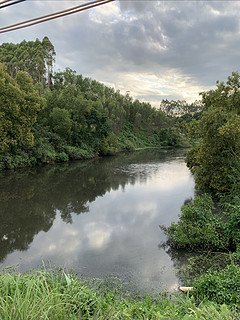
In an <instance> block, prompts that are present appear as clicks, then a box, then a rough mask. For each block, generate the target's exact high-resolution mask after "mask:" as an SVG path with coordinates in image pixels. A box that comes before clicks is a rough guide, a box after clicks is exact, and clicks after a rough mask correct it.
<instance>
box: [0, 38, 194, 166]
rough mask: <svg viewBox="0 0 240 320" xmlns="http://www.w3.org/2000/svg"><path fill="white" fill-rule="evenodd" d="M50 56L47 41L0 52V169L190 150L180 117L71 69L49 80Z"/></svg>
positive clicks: (51, 50)
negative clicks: (125, 152) (124, 153)
mask: <svg viewBox="0 0 240 320" xmlns="http://www.w3.org/2000/svg"><path fill="white" fill-rule="evenodd" d="M54 56H55V51H54V47H53V45H52V43H51V42H50V40H49V39H48V38H47V37H45V38H44V39H43V40H42V41H40V40H38V39H37V40H36V41H29V42H26V41H23V42H21V43H20V44H11V43H4V44H2V45H1V46H0V62H2V63H3V64H1V65H0V77H1V78H0V81H1V92H0V95H1V99H0V101H1V102H0V132H1V147H0V167H2V168H15V167H24V166H32V165H36V164H42V163H49V162H54V161H68V160H71V159H86V158H91V157H94V156H96V155H107V154H113V153H116V152H118V151H121V150H133V149H136V148H143V147H161V146H186V145H188V141H187V139H186V129H185V126H184V124H183V123H185V122H186V121H185V120H184V119H182V120H181V121H180V122H179V123H181V125H178V124H177V125H176V122H177V121H176V119H175V118H173V117H172V116H169V115H167V113H168V112H167V111H166V110H165V111H162V110H161V109H156V108H153V107H152V106H151V105H150V104H149V103H145V102H140V101H139V100H133V99H132V98H131V97H130V96H129V94H126V95H122V94H121V93H120V92H119V91H115V90H114V89H113V88H109V87H107V86H105V85H103V84H102V83H100V82H97V81H95V80H92V79H90V78H84V77H83V76H82V75H77V74H76V72H75V71H73V70H71V69H69V68H66V70H64V71H62V72H57V73H55V74H53V71H52V67H53V62H54ZM178 105H181V102H178V103H177V106H178ZM187 106H188V105H187V104H186V103H184V108H185V109H184V110H185V111H186V110H187ZM188 109H189V110H190V109H191V108H188ZM193 109H194V108H193ZM193 109H191V115H190V117H192V116H193V114H192V111H193ZM8 110H10V113H9V111H8ZM182 122H183V123H182Z"/></svg>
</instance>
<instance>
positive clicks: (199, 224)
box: [162, 194, 240, 253]
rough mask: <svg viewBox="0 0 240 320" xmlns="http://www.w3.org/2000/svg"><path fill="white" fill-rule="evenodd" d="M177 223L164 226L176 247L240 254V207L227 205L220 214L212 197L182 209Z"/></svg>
mask: <svg viewBox="0 0 240 320" xmlns="http://www.w3.org/2000/svg"><path fill="white" fill-rule="evenodd" d="M181 211H182V213H181V215H180V216H179V221H178V222H177V223H172V224H171V226H170V227H168V228H165V227H162V228H163V229H164V230H165V231H166V232H167V234H168V236H169V237H168V243H169V244H170V245H171V246H173V247H176V248H190V249H208V250H222V251H237V252H239V253H240V229H239V227H240V204H239V203H238V204H230V203H228V204H225V208H224V209H222V211H221V215H219V212H216V210H215V206H214V202H213V200H212V197H211V196H210V195H209V194H203V195H201V196H197V197H196V198H195V199H194V200H193V201H191V202H190V203H188V204H186V205H184V206H182V208H181Z"/></svg>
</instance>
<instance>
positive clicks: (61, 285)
mask: <svg viewBox="0 0 240 320" xmlns="http://www.w3.org/2000/svg"><path fill="white" fill-rule="evenodd" d="M0 318H1V319H2V320H35V319H36V320H40V319H45V320H48V319H49V320H60V319H61V320H65V319H71V320H75V319H78V320H79V319H95V320H99V319H105V320H107V319H164V320H167V319H171V320H172V319H179V320H180V319H181V320H182V319H184V320H187V319H202V320H204V319H206V320H210V319H211V320H214V319H215V320H218V319H219V320H220V319H221V320H222V319H237V318H234V316H233V314H232V313H231V310H230V307H229V306H226V305H225V304H223V305H218V304H216V303H214V302H208V301H205V302H202V303H200V304H199V302H198V303H196V302H195V300H194V298H193V297H189V296H181V295H180V294H177V295H172V296H169V295H167V294H163V293H162V294H160V295H159V297H157V298H156V297H152V296H151V295H145V296H135V297H132V296H131V295H130V294H128V293H126V292H124V291H123V290H122V289H121V286H120V284H119V283H118V282H109V281H106V280H105V281H102V280H94V281H93V280H88V281H87V280H84V279H79V278H77V277H76V276H75V275H73V274H66V273H65V272H64V271H61V270H58V271H47V270H43V271H32V272H29V273H25V274H21V273H18V272H16V271H14V270H13V271H11V270H8V269H7V270H5V271H2V272H1V273H0Z"/></svg>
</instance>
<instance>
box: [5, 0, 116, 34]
mask: <svg viewBox="0 0 240 320" xmlns="http://www.w3.org/2000/svg"><path fill="white" fill-rule="evenodd" d="M7 1H8V0H7ZM24 1H25V0H24ZM113 1H115V0H96V1H93V2H91V3H86V4H82V5H79V6H76V7H72V8H69V9H66V10H62V11H59V12H55V13H52V14H48V15H45V16H42V17H38V18H34V19H30V20H26V21H23V22H19V23H16V24H13V25H10V26H7V27H3V28H0V33H5V32H10V31H14V30H18V29H22V28H27V27H30V26H33V25H36V24H39V23H42V22H46V21H50V20H53V19H57V18H61V17H64V16H67V15H70V14H74V13H77V12H80V11H84V10H87V9H90V8H94V7H97V6H100V5H103V4H106V3H109V2H113Z"/></svg>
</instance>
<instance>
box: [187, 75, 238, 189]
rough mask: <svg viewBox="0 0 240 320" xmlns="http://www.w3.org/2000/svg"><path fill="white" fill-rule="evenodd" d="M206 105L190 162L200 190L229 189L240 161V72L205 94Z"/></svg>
mask: <svg viewBox="0 0 240 320" xmlns="http://www.w3.org/2000/svg"><path fill="white" fill-rule="evenodd" d="M201 95H202V101H203V104H204V110H205V111H204V112H203V116H202V118H201V119H200V120H199V121H198V132H199V138H200V143H199V144H198V145H197V146H195V147H194V148H193V149H191V150H190V151H189V153H188V155H187V165H188V166H189V167H190V169H191V170H192V172H193V173H195V180H196V183H197V186H198V187H199V188H200V189H210V190H213V191H214V192H217V191H220V192H228V191H229V190H230V189H231V185H232V180H231V177H232V176H233V175H234V172H235V170H236V167H237V163H238V162H239V161H240V75H239V74H238V73H232V76H230V77H228V80H227V82H226V84H224V82H221V83H219V82H217V89H215V90H210V91H207V92H204V93H201Z"/></svg>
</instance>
